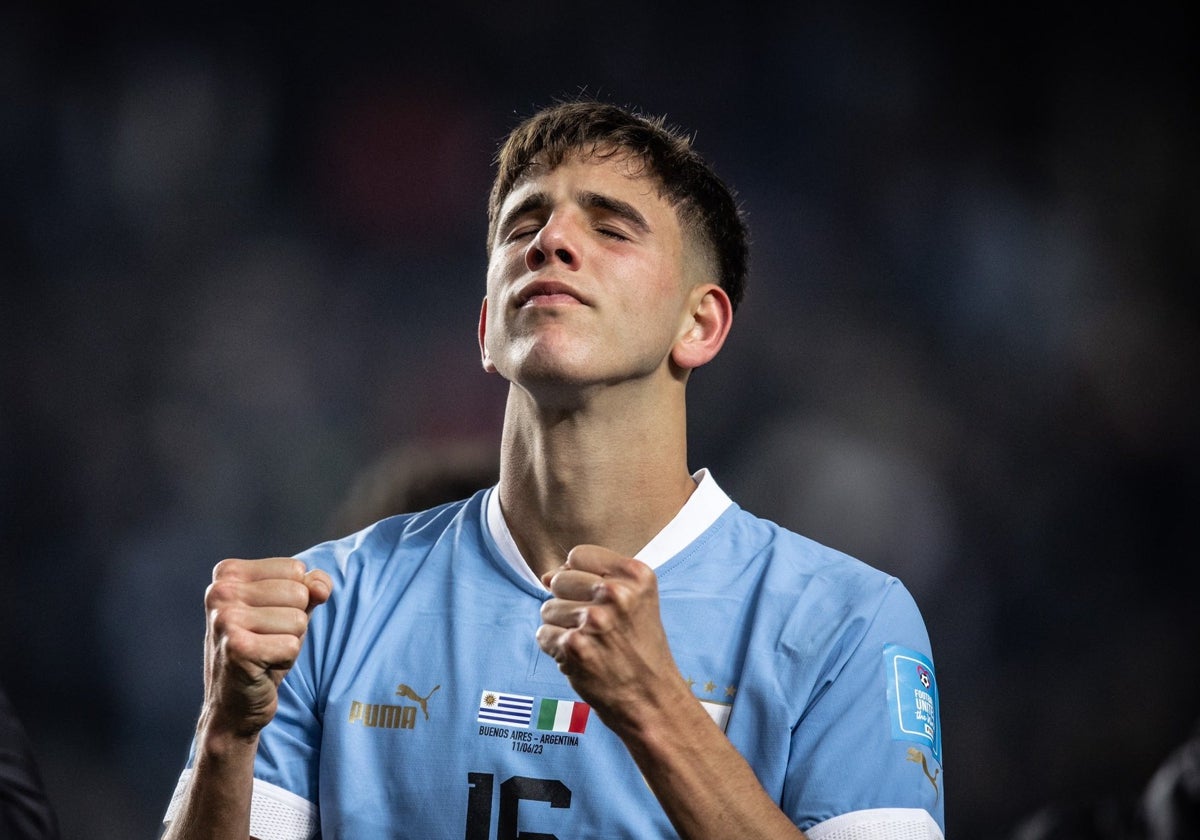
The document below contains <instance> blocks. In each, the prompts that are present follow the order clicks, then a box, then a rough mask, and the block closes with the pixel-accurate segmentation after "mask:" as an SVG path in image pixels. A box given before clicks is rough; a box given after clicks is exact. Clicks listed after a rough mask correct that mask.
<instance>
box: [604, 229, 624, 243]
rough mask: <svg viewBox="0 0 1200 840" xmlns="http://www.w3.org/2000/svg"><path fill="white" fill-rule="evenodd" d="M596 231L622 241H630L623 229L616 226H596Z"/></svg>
mask: <svg viewBox="0 0 1200 840" xmlns="http://www.w3.org/2000/svg"><path fill="white" fill-rule="evenodd" d="M596 231H597V232H598V233H599V234H600V235H601V236H607V237H608V238H609V239H616V240H618V241H620V242H628V241H629V237H628V236H626V235H625V234H624V233H622V232H621V231H619V230H616V229H615V228H607V227H600V228H596Z"/></svg>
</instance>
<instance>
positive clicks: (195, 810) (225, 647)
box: [163, 557, 333, 840]
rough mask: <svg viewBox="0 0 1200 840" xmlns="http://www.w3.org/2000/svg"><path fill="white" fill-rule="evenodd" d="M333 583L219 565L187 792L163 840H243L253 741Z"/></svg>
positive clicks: (245, 563)
mask: <svg viewBox="0 0 1200 840" xmlns="http://www.w3.org/2000/svg"><path fill="white" fill-rule="evenodd" d="M332 588H333V583H332V581H331V580H330V579H329V576H328V575H326V574H325V573H324V572H322V571H312V572H306V571H305V568H304V564H303V563H301V562H300V561H299V560H295V559H293V558H290V557H273V558H270V559H266V560H224V561H222V562H221V563H219V564H217V567H216V568H215V569H214V570H213V582H212V585H211V586H209V587H208V591H207V592H206V593H205V598H204V605H205V609H206V612H207V616H208V621H207V627H208V629H207V633H206V636H205V642H204V706H203V709H202V710H201V714H200V722H199V725H198V726H197V730H196V757H195V761H194V762H193V765H192V776H191V783H190V785H189V787H188V790H187V793H186V794H185V797H184V800H183V803H182V806H181V807H180V809H179V811H178V813H177V814H176V815H175V818H174V819H173V820H172V821H171V824H170V826H169V827H168V828H167V831H166V833H165V834H164V835H163V837H164V840H183V838H189V840H200V839H201V838H203V840H246V838H247V837H248V836H249V834H250V801H251V797H252V795H253V792H254V756H255V753H256V752H257V749H258V733H259V732H260V731H261V730H262V728H263V727H264V726H266V725H267V724H268V723H269V722H270V721H271V719H272V718H273V717H274V716H275V710H276V708H277V704H278V687H279V683H280V682H282V680H283V678H284V676H285V675H286V674H287V672H288V670H289V669H290V668H291V667H292V664H293V663H294V662H295V661H296V657H297V656H298V655H299V653H300V646H301V644H302V643H303V641H304V634H305V632H306V631H307V628H308V617H309V614H310V613H311V612H312V610H313V609H314V608H315V607H316V606H318V605H319V604H322V603H324V602H325V601H326V600H327V599H328V598H329V593H330V592H331V591H332Z"/></svg>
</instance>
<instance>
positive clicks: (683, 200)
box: [488, 100, 749, 310]
mask: <svg viewBox="0 0 1200 840" xmlns="http://www.w3.org/2000/svg"><path fill="white" fill-rule="evenodd" d="M575 154H583V155H586V156H589V157H598V158H607V157H611V156H620V155H628V156H629V158H630V160H631V161H635V162H638V163H640V164H641V165H642V166H643V167H645V169H644V171H645V172H646V173H647V174H648V175H650V176H652V177H653V178H654V179H655V180H656V181H657V182H658V185H659V193H660V195H662V197H663V198H665V199H666V200H667V201H668V202H669V203H670V204H671V206H672V207H673V208H674V209H675V212H676V214H677V215H678V217H679V223H680V226H681V227H683V228H684V229H685V230H686V231H688V232H689V233H690V234H691V235H692V236H694V237H695V238H696V239H697V240H698V241H699V243H700V244H701V245H702V247H703V248H704V250H705V251H706V252H707V253H706V256H707V257H708V259H709V260H711V262H712V267H713V268H714V269H715V270H716V273H717V278H716V279H717V282H718V283H719V285H720V286H721V288H722V289H724V290H725V293H726V294H727V295H729V300H730V301H731V302H732V304H733V308H734V309H735V310H736V309H737V307H738V304H739V303H741V300H742V297H743V296H744V294H745V289H746V269H747V262H748V258H749V246H748V245H747V231H746V224H745V222H744V221H743V219H742V214H741V212H740V210H739V209H738V206H737V201H736V200H735V199H734V196H733V193H732V192H731V191H730V189H729V187H727V186H726V185H725V183H724V182H723V181H722V180H721V179H720V178H719V177H718V176H717V174H716V173H715V172H714V171H713V169H712V167H711V166H709V165H708V163H707V162H706V161H705V160H704V159H703V158H702V157H700V155H699V153H697V152H696V150H695V149H694V148H692V141H691V138H690V137H688V136H687V135H685V134H683V133H682V132H681V131H679V130H678V129H676V128H674V127H671V126H668V125H667V124H666V120H665V119H664V118H663V117H648V116H643V115H642V114H640V113H638V112H636V111H631V110H627V109H624V108H620V107H618V106H616V105H610V104H606V103H601V102H595V101H587V100H584V101H572V102H564V103H560V104H557V105H553V106H551V107H548V108H545V109H543V110H541V111H539V112H538V113H536V114H534V115H533V116H532V117H529V118H528V119H526V120H525V121H524V122H522V123H521V124H520V125H518V126H517V127H516V128H515V129H513V131H512V133H510V134H509V135H508V138H507V139H506V140H505V141H504V144H503V145H502V146H501V147H500V151H499V153H498V154H497V155H496V180H495V182H494V183H493V184H492V192H491V197H490V198H489V200H488V251H489V253H490V252H491V248H492V242H493V240H494V238H495V235H496V225H497V224H498V222H499V215H500V206H501V205H502V204H503V203H504V200H505V199H506V198H507V197H508V194H509V193H510V192H512V190H513V189H514V188H515V187H516V186H517V184H518V183H519V182H520V181H521V179H522V178H523V177H525V176H526V174H527V173H528V172H529V171H530V169H531V167H533V166H544V167H546V168H547V169H553V168H554V167H556V166H559V165H560V164H562V163H563V161H565V160H566V159H567V158H568V157H571V156H572V155H575Z"/></svg>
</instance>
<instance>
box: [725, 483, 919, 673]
mask: <svg viewBox="0 0 1200 840" xmlns="http://www.w3.org/2000/svg"><path fill="white" fill-rule="evenodd" d="M727 516H728V517H729V521H728V523H726V525H725V528H724V530H725V531H726V532H727V533H725V534H723V535H721V536H720V537H719V539H720V541H721V543H722V545H721V547H720V548H719V549H718V553H719V554H723V555H726V556H736V557H738V558H739V559H738V561H737V562H738V563H739V564H744V567H743V568H742V569H741V570H740V572H741V574H743V575H747V574H748V575H749V576H750V577H751V578H753V579H754V580H755V581H756V582H755V584H754V597H755V599H756V601H757V606H758V608H759V609H760V610H762V611H766V612H767V613H768V614H775V615H776V616H778V620H779V621H780V622H781V623H782V624H783V630H782V634H781V638H782V639H787V640H789V641H790V644H789V645H788V646H790V645H796V646H797V647H799V648H801V649H803V650H804V651H805V652H806V653H808V654H809V655H811V654H813V653H815V652H817V651H818V650H821V651H825V652H831V651H832V649H834V648H844V646H846V645H850V646H853V645H854V644H856V643H858V642H861V641H862V640H864V639H866V638H870V637H872V636H874V635H876V634H882V635H885V636H888V637H889V638H888V641H892V642H900V643H904V644H906V645H908V646H911V647H917V648H919V649H922V650H928V645H929V643H928V636H927V634H926V631H925V624H924V619H923V618H922V616H921V613H920V610H919V608H918V607H917V604H916V602H915V601H914V600H913V597H912V595H910V594H909V592H908V590H907V589H906V588H905V586H904V584H903V583H902V582H901V581H900V580H899V579H897V578H896V577H895V576H893V575H890V574H888V573H886V572H884V571H881V570H879V569H877V568H875V567H873V566H871V565H869V564H867V563H865V562H863V561H862V560H859V559H857V558H855V557H852V556H850V555H848V554H846V553H844V552H841V551H838V550H837V549H834V548H831V547H829V546H826V545H823V544H821V543H819V542H817V541H815V540H813V539H810V538H808V537H805V536H803V535H801V534H797V533H796V532H794V531H791V530H789V529H787V528H785V527H783V526H781V525H779V524H777V523H775V522H771V521H770V520H767V519H763V518H761V517H758V516H755V515H754V514H752V513H749V512H748V511H746V510H744V509H742V508H739V507H736V506H734V507H733V508H731V510H730V511H728V512H727ZM748 594H749V593H748Z"/></svg>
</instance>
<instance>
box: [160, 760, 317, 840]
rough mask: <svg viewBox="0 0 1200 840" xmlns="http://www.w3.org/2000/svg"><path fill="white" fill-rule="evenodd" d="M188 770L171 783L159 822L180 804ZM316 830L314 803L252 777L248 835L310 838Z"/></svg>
mask: <svg viewBox="0 0 1200 840" xmlns="http://www.w3.org/2000/svg"><path fill="white" fill-rule="evenodd" d="M191 780H192V771H191V770H190V769H188V770H184V771H183V773H181V774H180V776H179V782H178V783H177V784H176V785H175V793H174V794H173V795H172V796H171V804H170V805H169V806H168V807H167V813H166V816H164V817H163V823H164V824H167V823H170V822H172V821H173V820H174V819H175V817H176V815H177V814H178V813H179V809H180V807H181V806H182V805H183V799H184V796H185V794H186V793H187V789H188V785H189V784H190V783H191ZM316 834H317V806H315V805H313V803H311V802H309V801H308V800H307V799H305V798H304V797H302V796H297V795H296V794H294V793H292V792H291V791H290V790H284V789H283V788H281V787H279V786H277V785H273V784H271V783H270V782H264V781H263V780H262V779H255V780H254V794H253V797H252V798H251V800H250V836H251V837H257V838H259V840H311V838H312V837H315V836H316Z"/></svg>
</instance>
